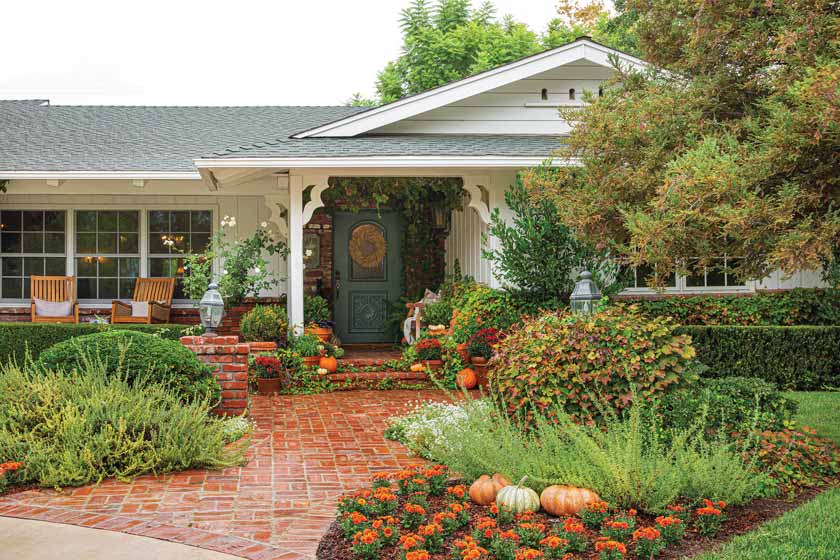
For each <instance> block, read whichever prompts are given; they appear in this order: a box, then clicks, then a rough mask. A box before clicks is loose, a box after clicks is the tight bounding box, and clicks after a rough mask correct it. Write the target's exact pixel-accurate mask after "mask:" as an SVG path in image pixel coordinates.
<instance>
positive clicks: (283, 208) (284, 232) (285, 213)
mask: <svg viewBox="0 0 840 560" xmlns="http://www.w3.org/2000/svg"><path fill="white" fill-rule="evenodd" d="M265 203H266V205H267V206H268V210H269V211H270V212H271V216H270V217H269V219H268V221H269V223H271V224H273V225H274V227H276V228H277V233H278V234H279V235H280V237H282V238H283V239H289V208H288V204H289V195H288V194H287V195H285V196H284V195H282V194H272V195H268V196H266V197H265Z"/></svg>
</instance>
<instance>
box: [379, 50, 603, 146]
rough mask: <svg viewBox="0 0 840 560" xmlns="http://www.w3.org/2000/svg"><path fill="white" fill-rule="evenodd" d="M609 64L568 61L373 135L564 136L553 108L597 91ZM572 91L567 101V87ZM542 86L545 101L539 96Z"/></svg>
mask: <svg viewBox="0 0 840 560" xmlns="http://www.w3.org/2000/svg"><path fill="white" fill-rule="evenodd" d="M612 74H613V70H612V69H611V68H605V67H603V66H598V65H593V64H591V63H586V64H578V63H572V64H567V65H565V66H561V67H560V68H556V69H554V70H551V71H549V72H543V73H542V74H537V75H535V76H533V77H532V78H528V79H524V80H519V81H517V82H514V83H511V84H508V85H506V86H502V87H499V88H496V89H494V90H491V91H488V92H486V93H482V94H479V95H475V96H472V97H469V98H467V99H464V100H462V101H459V102H456V103H453V104H451V105H448V106H446V107H441V108H438V109H434V110H432V111H427V112H425V113H421V114H419V115H416V116H414V117H411V118H408V119H405V120H403V121H400V122H397V123H394V124H391V125H388V126H384V127H382V128H380V129H378V130H376V131H375V132H378V133H395V134H396V133H415V134H459V133H460V134H566V133H568V132H569V130H570V127H569V124H568V123H567V122H566V121H564V120H562V119H561V118H560V115H559V114H558V112H557V107H558V106H561V105H563V106H574V105H581V104H582V101H581V100H582V99H583V92H584V90H588V91H591V92H593V93H595V94H597V91H598V88H599V87H600V85H601V83H602V82H603V81H604V80H606V79H608V78H609V77H610V76H611V75H612ZM570 89H574V90H575V99H573V100H572V99H570V97H569V90H570ZM543 90H546V94H547V99H543V98H542V91H543Z"/></svg>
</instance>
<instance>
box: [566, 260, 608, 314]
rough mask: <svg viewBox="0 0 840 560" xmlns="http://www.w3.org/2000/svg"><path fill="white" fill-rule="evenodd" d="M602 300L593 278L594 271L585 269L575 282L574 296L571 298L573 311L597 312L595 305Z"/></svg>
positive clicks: (582, 312)
mask: <svg viewBox="0 0 840 560" xmlns="http://www.w3.org/2000/svg"><path fill="white" fill-rule="evenodd" d="M600 300H601V292H599V291H598V286H597V285H596V284H595V281H594V280H592V273H591V272H589V271H588V270H584V271H583V272H581V273H580V277H579V279H578V281H577V283H576V284H575V289H574V291H573V292H572V296H571V297H570V298H569V303H570V304H571V307H572V311H573V312H575V313H581V314H583V315H592V314H593V313H595V305H596V304H597V303H598V301H600Z"/></svg>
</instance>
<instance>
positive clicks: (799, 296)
mask: <svg viewBox="0 0 840 560" xmlns="http://www.w3.org/2000/svg"><path fill="white" fill-rule="evenodd" d="M622 301H623V302H625V303H633V304H635V305H638V306H639V308H640V310H641V312H642V313H643V314H645V315H648V316H651V317H660V316H663V315H667V316H669V317H672V318H673V319H674V320H675V321H676V322H677V323H679V324H681V325H741V326H748V325H767V326H769V325H833V326H840V290H838V289H826V290H819V289H806V288H797V289H795V290H787V291H784V292H772V293H761V292H759V293H757V294H755V295H751V296H746V295H741V296H738V295H729V296H717V295H708V296H692V297H666V298H662V299H638V300H637V299H629V300H627V299H622Z"/></svg>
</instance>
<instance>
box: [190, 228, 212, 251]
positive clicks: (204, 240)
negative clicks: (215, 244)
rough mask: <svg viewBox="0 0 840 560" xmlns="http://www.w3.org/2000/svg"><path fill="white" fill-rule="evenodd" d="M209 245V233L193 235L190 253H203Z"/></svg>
mask: <svg viewBox="0 0 840 560" xmlns="http://www.w3.org/2000/svg"><path fill="white" fill-rule="evenodd" d="M209 245H210V234H209V233H193V234H192V243H191V245H190V251H191V252H193V253H203V252H204V251H205V250H207V247H208V246H209Z"/></svg>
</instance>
